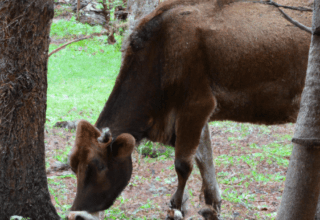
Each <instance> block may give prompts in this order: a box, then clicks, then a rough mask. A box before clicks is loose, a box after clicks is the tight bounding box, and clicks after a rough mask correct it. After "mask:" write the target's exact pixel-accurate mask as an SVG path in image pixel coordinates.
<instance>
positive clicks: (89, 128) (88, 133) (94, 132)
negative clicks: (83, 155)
mask: <svg viewBox="0 0 320 220" xmlns="http://www.w3.org/2000/svg"><path fill="white" fill-rule="evenodd" d="M100 135H101V133H100V131H99V130H98V129H97V128H96V127H94V126H93V125H92V124H90V122H88V121H86V120H81V121H79V122H78V126H77V132H76V139H83V138H85V139H86V140H90V139H97V138H98V137H99V136H100Z"/></svg>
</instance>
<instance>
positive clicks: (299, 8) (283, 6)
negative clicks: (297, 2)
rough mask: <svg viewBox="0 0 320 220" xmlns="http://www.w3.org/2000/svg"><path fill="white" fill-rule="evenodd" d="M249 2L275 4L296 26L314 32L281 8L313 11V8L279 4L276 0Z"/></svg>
mask: <svg viewBox="0 0 320 220" xmlns="http://www.w3.org/2000/svg"><path fill="white" fill-rule="evenodd" d="M248 2H253V3H260V4H268V5H273V6H275V7H277V8H278V10H279V11H280V12H281V14H282V15H283V16H284V18H285V19H287V21H289V22H291V23H292V24H294V25H295V26H297V27H298V28H300V29H301V30H304V31H306V32H308V33H310V34H311V33H312V31H311V28H310V27H307V26H305V25H303V24H301V23H300V22H298V21H296V20H294V19H293V18H291V17H290V16H289V15H287V14H286V13H285V12H284V11H282V10H281V9H280V7H281V8H287V9H292V10H299V11H311V12H312V11H313V10H312V9H311V8H304V7H293V6H285V5H280V4H278V3H276V2H274V1H272V0H269V1H248Z"/></svg>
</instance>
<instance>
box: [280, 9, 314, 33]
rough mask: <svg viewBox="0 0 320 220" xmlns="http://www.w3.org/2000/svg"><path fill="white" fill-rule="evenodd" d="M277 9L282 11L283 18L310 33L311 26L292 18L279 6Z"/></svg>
mask: <svg viewBox="0 0 320 220" xmlns="http://www.w3.org/2000/svg"><path fill="white" fill-rule="evenodd" d="M278 9H279V11H280V12H281V13H282V15H283V17H284V18H285V19H287V20H288V21H290V22H291V23H292V24H294V25H295V26H297V27H298V28H300V29H301V30H304V31H306V32H308V33H310V34H312V31H311V28H310V27H307V26H305V25H303V24H301V23H300V22H298V21H296V20H293V19H292V18H291V17H290V16H289V15H287V14H286V13H285V12H284V11H282V10H281V9H280V8H278Z"/></svg>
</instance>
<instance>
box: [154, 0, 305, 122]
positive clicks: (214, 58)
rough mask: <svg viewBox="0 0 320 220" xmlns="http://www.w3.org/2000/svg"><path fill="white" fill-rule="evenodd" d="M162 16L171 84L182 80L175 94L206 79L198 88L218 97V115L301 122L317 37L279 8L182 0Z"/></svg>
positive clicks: (167, 84)
mask: <svg viewBox="0 0 320 220" xmlns="http://www.w3.org/2000/svg"><path fill="white" fill-rule="evenodd" d="M160 8H161V6H160ZM154 14H156V13H155V12H154ZM150 16H154V15H150ZM162 19H163V21H162V25H161V28H162V30H161V31H160V32H159V33H158V39H161V41H162V42H161V43H162V44H163V45H164V46H163V52H162V53H164V57H163V59H164V61H165V62H163V63H164V65H163V66H164V71H163V77H162V86H163V89H164V90H165V89H166V88H169V87H170V85H174V84H175V85H177V86H175V91H174V93H175V94H182V93H183V92H180V93H179V92H177V90H179V89H181V90H185V91H187V90H188V88H190V89H191V87H192V86H193V85H194V84H197V83H198V82H200V81H201V82H203V80H201V79H202V78H203V77H205V78H207V82H208V85H205V84H203V85H197V86H196V87H195V88H199V89H201V88H204V87H206V86H210V87H211V90H212V92H213V95H214V97H215V98H216V100H217V108H216V110H215V112H214V113H213V114H212V117H211V120H234V121H239V122H252V123H263V124H277V123H286V122H294V121H295V120H296V117H297V113H298V110H299V103H300V94H301V92H302V89H303V85H304V79H305V74H306V67H307V59H308V50H309V45H310V39H311V36H310V34H308V33H306V32H304V31H302V30H300V29H299V28H297V27H296V26H294V25H293V24H291V23H290V22H288V21H287V20H285V18H283V16H282V15H281V13H280V12H279V11H278V9H277V8H275V7H273V6H268V5H263V4H257V3H248V2H238V3H233V4H230V5H225V6H223V7H222V9H221V8H220V7H217V5H215V4H213V3H212V2H205V3H200V4H194V5H181V6H175V7H174V8H172V9H171V10H169V11H167V12H166V13H165V14H163V16H162ZM305 20H306V21H308V20H309V17H308V18H306V19H305ZM157 43H159V41H158V42H157ZM182 82H183V83H182ZM181 85H184V86H185V88H181ZM192 88H193V87H192ZM193 91H196V90H193ZM178 98H179V97H177V99H178ZM186 100H187V99H186Z"/></svg>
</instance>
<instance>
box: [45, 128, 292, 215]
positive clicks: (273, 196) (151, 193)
mask: <svg viewBox="0 0 320 220" xmlns="http://www.w3.org/2000/svg"><path fill="white" fill-rule="evenodd" d="M246 125H247V126H248V127H249V128H248V129H247V132H246V136H245V137H243V138H241V140H239V137H240V136H243V129H242V131H241V124H237V123H231V125H230V122H229V123H227V124H226V125H223V126H210V130H211V136H212V138H211V141H212V148H213V153H214V157H215V158H217V157H219V156H220V155H229V156H234V157H236V156H241V155H244V154H245V152H246V150H244V149H248V148H250V147H249V146H252V144H256V145H257V146H263V145H268V144H272V143H277V144H279V145H288V144H290V135H292V134H293V129H294V125H292V124H286V125H278V126H268V127H266V126H264V127H261V126H257V125H248V124H246ZM266 129H267V131H266ZM288 135H289V136H288ZM288 137H289V138H288ZM74 139H75V131H74V130H70V131H68V130H66V129H63V128H54V129H47V132H46V137H45V141H46V161H47V163H48V165H50V167H49V168H48V171H50V170H51V171H50V172H48V178H49V179H50V178H51V179H54V178H56V177H58V176H62V177H63V178H61V179H59V181H60V183H59V184H58V185H54V184H50V183H49V185H50V186H51V187H52V188H54V189H57V188H58V189H57V191H59V190H62V191H61V192H62V193H63V196H61V197H60V196H59V195H61V194H59V193H58V196H54V195H52V202H53V203H54V204H55V205H56V204H57V203H59V204H67V205H71V204H72V201H73V199H74V197H75V193H76V179H75V178H74V177H68V174H72V171H71V170H70V169H68V170H63V171H53V170H52V168H53V167H54V166H55V162H56V160H57V159H56V157H57V155H60V154H61V152H65V154H66V152H67V151H68V150H70V148H71V147H70V146H71V145H73V142H74ZM66 146H67V147H66ZM66 148H67V149H66ZM256 152H262V150H261V149H259V148H254V149H253V150H251V151H250V152H249V154H253V153H256ZM173 159H174V158H173V157H172V158H165V157H164V156H160V158H159V157H158V158H148V157H143V156H141V155H140V154H138V152H137V151H135V152H134V153H133V174H132V178H131V180H130V184H129V185H128V186H127V187H126V189H125V190H124V192H123V193H122V194H121V199H118V200H117V201H116V202H115V204H114V205H113V207H118V208H119V211H120V210H121V211H123V213H124V214H125V215H126V216H127V217H128V218H129V219H139V218H142V219H143V218H144V217H145V218H146V219H164V218H165V216H166V210H167V209H168V202H169V200H170V197H171V195H172V194H173V193H174V191H175V188H176V186H177V178H176V173H175V170H174V167H173ZM286 159H287V160H289V157H287V158H286ZM255 170H256V172H257V173H260V174H264V175H269V174H274V173H280V174H281V175H283V176H285V175H286V168H285V167H281V166H279V165H278V164H277V163H276V162H274V163H271V164H269V163H267V160H262V161H260V162H258V164H257V165H256V169H255ZM251 172H252V167H251V166H250V165H249V164H248V163H245V162H243V161H240V162H239V163H235V164H232V163H229V164H220V165H219V166H216V173H217V174H218V181H219V183H220V182H223V181H222V180H231V179H232V178H237V177H239V178H238V180H236V181H230V183H228V184H225V183H224V184H221V183H220V184H219V185H220V189H221V192H222V196H223V195H224V192H225V190H226V189H229V190H234V191H235V192H237V193H238V195H241V194H242V192H245V193H247V192H249V194H248V195H250V194H252V195H254V196H255V198H259V199H255V200H254V201H252V202H251V201H250V202H249V203H244V202H241V201H240V202H230V201H227V200H223V206H222V213H221V214H222V216H223V219H271V217H267V214H269V213H275V212H276V210H277V208H278V206H279V204H280V198H281V194H282V192H283V188H284V181H277V182H259V183H257V182H256V181H253V180H250V179H243V178H241V177H240V174H241V175H242V174H243V175H247V174H250V173H251ZM223 173H227V174H228V175H227V176H219V174H223ZM245 183H247V185H246V184H245ZM59 187H61V188H60V189H59ZM200 189H201V176H200V172H199V170H198V168H197V167H196V166H194V170H193V172H192V176H191V177H190V178H189V181H188V194H189V201H188V207H189V208H188V213H187V216H186V219H201V217H200V216H199V215H198V214H197V212H198V211H199V210H200V209H201V202H200V200H199V195H200ZM55 197H58V199H57V198H55ZM235 198H237V196H235ZM57 209H58V211H62V210H59V207H58V208H57ZM109 217H110V219H111V216H109ZM106 218H107V219H109V218H108V216H106ZM112 219H121V218H112Z"/></svg>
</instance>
